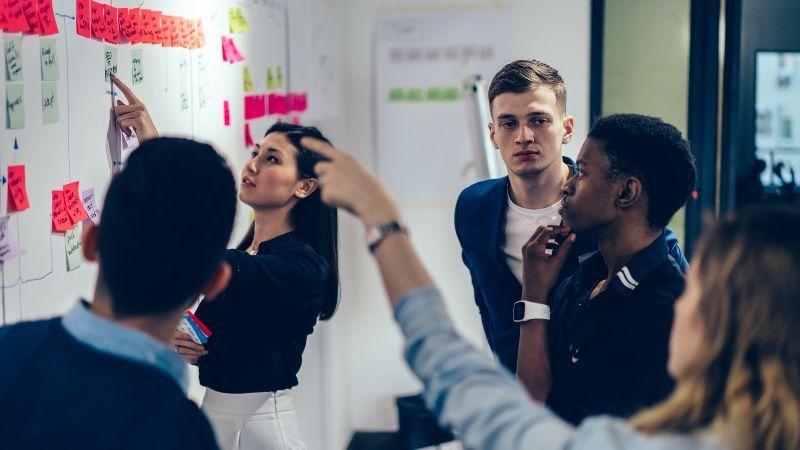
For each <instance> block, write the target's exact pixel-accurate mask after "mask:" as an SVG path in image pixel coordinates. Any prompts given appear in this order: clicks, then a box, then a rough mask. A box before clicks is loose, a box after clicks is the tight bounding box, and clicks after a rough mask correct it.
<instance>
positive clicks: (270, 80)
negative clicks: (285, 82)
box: [267, 67, 276, 91]
mask: <svg viewBox="0 0 800 450" xmlns="http://www.w3.org/2000/svg"><path fill="white" fill-rule="evenodd" d="M275 87H276V85H275V77H273V76H272V67H267V90H268V91H272V90H275Z"/></svg>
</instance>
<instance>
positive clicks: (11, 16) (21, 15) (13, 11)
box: [5, 0, 31, 33]
mask: <svg viewBox="0 0 800 450" xmlns="http://www.w3.org/2000/svg"><path fill="white" fill-rule="evenodd" d="M22 3H23V2H22V0H7V1H6V3H5V7H6V15H7V17H8V24H7V25H6V31H9V32H12V33H13V32H20V31H21V32H23V33H29V32H30V31H31V27H30V25H29V24H28V20H27V19H25V12H24V10H23V9H22V6H23V5H22Z"/></svg>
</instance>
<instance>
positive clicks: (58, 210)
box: [53, 191, 75, 231]
mask: <svg viewBox="0 0 800 450" xmlns="http://www.w3.org/2000/svg"><path fill="white" fill-rule="evenodd" d="M74 227H75V224H74V223H73V222H72V219H70V218H69V214H67V206H66V203H65V201H64V191H53V230H54V231H67V230H71V229H73V228H74Z"/></svg>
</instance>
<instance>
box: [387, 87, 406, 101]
mask: <svg viewBox="0 0 800 450" xmlns="http://www.w3.org/2000/svg"><path fill="white" fill-rule="evenodd" d="M405 98H406V96H405V90H404V89H403V88H392V89H390V90H389V101H390V102H402V101H403V100H405Z"/></svg>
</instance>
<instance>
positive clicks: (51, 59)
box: [39, 38, 58, 81]
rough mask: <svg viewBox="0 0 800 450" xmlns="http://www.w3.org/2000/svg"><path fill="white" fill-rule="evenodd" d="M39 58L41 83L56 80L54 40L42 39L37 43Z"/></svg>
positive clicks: (56, 64) (56, 60) (56, 63)
mask: <svg viewBox="0 0 800 450" xmlns="http://www.w3.org/2000/svg"><path fill="white" fill-rule="evenodd" d="M39 56H40V57H41V62H42V81H56V80H58V55H57V54H56V40H55V39H45V38H42V39H41V40H40V41H39Z"/></svg>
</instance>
